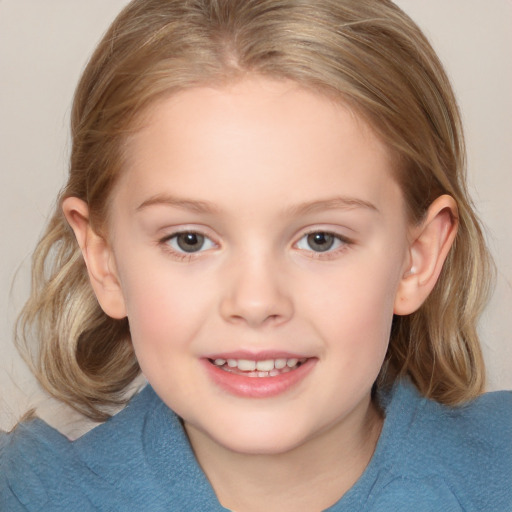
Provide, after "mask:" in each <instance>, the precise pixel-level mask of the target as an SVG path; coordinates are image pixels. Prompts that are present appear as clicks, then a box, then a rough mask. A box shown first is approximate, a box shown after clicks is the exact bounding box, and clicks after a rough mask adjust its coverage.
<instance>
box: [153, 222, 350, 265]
mask: <svg viewBox="0 0 512 512" xmlns="http://www.w3.org/2000/svg"><path fill="white" fill-rule="evenodd" d="M182 235H193V236H196V237H202V238H203V243H202V245H201V247H200V248H199V250H197V251H190V252H187V251H186V250H184V249H183V248H180V247H179V246H175V245H174V246H173V244H172V241H173V240H176V241H177V240H178V238H179V237H180V236H182ZM312 235H322V236H324V237H332V238H333V244H334V248H333V247H328V248H327V249H326V250H325V251H315V250H314V249H312V248H304V247H300V246H299V244H300V243H301V241H302V240H306V241H307V242H306V243H308V244H309V243H310V241H308V237H310V236H312ZM176 243H178V242H176ZM205 243H206V244H209V245H210V246H209V247H207V248H206V249H204V244H205ZM159 244H160V245H162V246H163V248H164V250H165V251H166V252H168V253H170V254H171V255H172V257H173V258H175V259H177V260H179V261H191V260H192V259H193V258H196V257H197V256H198V255H199V254H200V253H202V252H206V251H207V250H209V249H211V248H213V247H216V246H217V244H216V243H215V242H214V241H213V240H212V239H211V238H210V237H209V236H207V235H205V234H204V233H201V232H200V231H195V230H184V231H177V232H175V233H172V234H170V235H168V236H165V237H163V238H161V239H160V240H159ZM352 244H353V241H352V240H350V239H348V238H346V237H344V236H342V235H339V234H337V233H332V232H330V231H323V230H318V229H316V230H311V231H308V232H307V233H304V234H303V235H302V236H301V237H300V238H299V240H298V241H297V242H295V244H294V245H293V247H295V248H297V249H298V250H300V251H304V252H306V253H308V256H309V257H311V258H318V259H330V258H334V257H336V256H338V255H339V254H340V253H342V252H344V251H345V250H347V249H348V247H350V246H351V245H352Z"/></svg>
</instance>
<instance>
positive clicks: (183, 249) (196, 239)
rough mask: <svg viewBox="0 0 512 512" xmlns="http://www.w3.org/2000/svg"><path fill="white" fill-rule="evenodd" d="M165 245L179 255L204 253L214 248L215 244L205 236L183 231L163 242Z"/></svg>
mask: <svg viewBox="0 0 512 512" xmlns="http://www.w3.org/2000/svg"><path fill="white" fill-rule="evenodd" d="M165 243H167V244H168V245H170V246H171V248H172V249H173V250H174V251H176V252H180V253H194V252H200V251H205V250H207V249H211V248H212V247H215V244H214V243H213V241H212V240H210V239H209V238H208V237H207V236H204V235H202V234H201V233H195V232H193V231H184V232H182V233H176V234H175V235H172V236H171V237H169V238H167V239H166V240H165Z"/></svg>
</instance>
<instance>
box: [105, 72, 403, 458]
mask: <svg viewBox="0 0 512 512" xmlns="http://www.w3.org/2000/svg"><path fill="white" fill-rule="evenodd" d="M127 161H128V164H127V166H126V169H125V172H124V174H123V175H122V177H121V179H120V181H119V183H118V185H117V187H116V189H115V190H114V192H113V196H112V203H111V205H112V206H111V207H112V210H111V218H110V224H109V229H110V231H109V233H110V243H111V248H112V256H113V261H114V262H115V273H116V275H117V278H118V280H119V283H120V293H121V294H122V295H121V297H122V300H123V301H124V307H125V309H126V314H127V315H128V318H129V322H130V329H131V334H132V339H133V344H134V347H135V351H136V354H137V357H138V360H139V362H140V366H141V368H142V370H143V372H144V374H145V376H146V377H147V379H148V381H149V382H150V383H151V385H152V386H153V387H154V389H155V390H156V392H157V393H158V395H159V396H160V397H161V398H162V399H163V401H164V402H165V403H166V404H167V405H168V406H169V407H171V408H172V409H174V410H175V411H176V412H177V413H178V415H180V416H181V417H182V418H183V420H184V422H185V426H186V428H187V429H188V431H189V433H192V434H193V433H194V432H196V433H200V435H201V436H203V437H204V438H205V439H207V440H208V441H209V442H213V443H215V444H216V445H217V446H219V445H220V446H221V447H223V448H226V449H228V450H234V451H237V452H244V453H267V454H276V453H282V452H285V451H287V450H289V449H292V448H294V447H297V446H301V445H304V444H306V443H308V442H310V441H312V440H313V439H316V440H319V439H322V436H324V435H327V434H328V433H332V432H339V433H340V435H343V436H345V438H347V436H348V437H350V436H351V435H353V433H354V431H356V430H357V429H360V428H362V426H363V425H364V423H365V421H366V419H367V417H368V414H369V411H370V410H371V409H372V407H373V406H372V405H371V400H370V390H371V387H372V384H373V383H374V381H375V379H376V377H377V375H378V373H379V370H380V368H381V365H382V362H383V359H384V356H385V353H386V349H387V345H388V340H389V332H390V326H391V320H392V316H393V311H394V307H395V302H396V300H397V292H398V290H399V287H400V281H401V279H402V276H403V275H404V272H406V271H407V267H408V265H409V261H410V260H409V244H408V224H407V220H406V216H405V213H404V210H405V208H404V201H403V198H402V193H401V191H400V188H399V186H398V185H397V183H396V182H395V180H394V179H393V178H392V175H393V169H392V167H393V163H392V161H391V159H390V158H389V155H388V152H387V150H386V148H385V147H384V145H383V144H382V143H381V142H380V141H379V140H378V138H377V137H376V136H375V135H374V134H373V133H372V131H371V130H370V129H369V128H368V127H367V125H365V123H364V122H363V121H362V120H361V119H360V118H358V117H357V115H355V114H354V113H353V112H351V111H350V110H348V109H347V108H345V107H343V106H342V105H340V104H336V103H334V102H332V101H331V100H329V99H327V98H325V97H323V96H321V95H317V94H314V93H312V92H308V91H306V90H304V89H302V88H300V87H299V86H298V85H297V84H294V83H292V82H274V81H270V80H266V79H250V80H245V81H241V82H238V83H236V84H234V85H231V86H227V87H223V88H206V87H205V88H196V89H192V90H187V91H185V92H181V93H178V94H176V95H174V96H172V97H170V98H168V99H165V100H164V101H161V102H160V103H159V104H158V105H156V106H155V107H154V108H153V109H152V111H151V115H150V116H149V117H148V119H147V123H146V124H145V126H144V127H143V128H142V130H141V131H140V132H139V133H137V134H136V135H135V136H133V138H132V139H131V140H130V141H129V144H128V155H127Z"/></svg>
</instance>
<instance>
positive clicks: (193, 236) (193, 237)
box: [176, 233, 204, 252]
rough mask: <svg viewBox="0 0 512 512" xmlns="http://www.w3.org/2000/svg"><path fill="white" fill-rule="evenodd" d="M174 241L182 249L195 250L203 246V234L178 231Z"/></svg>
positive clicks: (186, 250)
mask: <svg viewBox="0 0 512 512" xmlns="http://www.w3.org/2000/svg"><path fill="white" fill-rule="evenodd" d="M176 241H177V243H178V246H179V248H180V249H181V250H182V251H185V252H196V251H199V249H201V247H203V244H204V236H203V235H199V234H198V233H180V234H179V235H178V239H177V240H176Z"/></svg>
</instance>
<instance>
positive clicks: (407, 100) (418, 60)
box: [17, 0, 492, 420]
mask: <svg viewBox="0 0 512 512" xmlns="http://www.w3.org/2000/svg"><path fill="white" fill-rule="evenodd" d="M247 74H258V75H261V76H265V77H270V78H273V79H289V80H294V81H295V82H297V83H299V84H302V85H303V86H304V87H307V88H310V89H312V90H314V91H320V92H322V93H325V94H328V95H330V96H333V97H335V98H337V99H339V100H340V101H343V102H345V103H346V104H348V105H350V106H351V108H353V109H354V110H355V111H356V112H357V113H358V114H359V115H361V116H364V118H365V119H366V120H367V121H368V122H369V123H370V125H371V126H372V127H373V129H374V130H375V132H376V133H377V134H378V135H379V136H380V137H381V138H382V139H383V140H384V141H385V142H386V143H387V145H388V147H389V148H390V150H391V151H392V153H393V154H394V155H395V156H396V162H397V166H396V179H397V180H398V182H399V183H400V185H401V187H402V190H403V193H404V197H405V199H406V203H407V208H408V215H409V217H410V220H411V222H419V221H420V220H421V219H422V218H423V216H424V214H425V212H426V210H427V208H428V206H429V204H430V203H431V202H432V201H433V200H434V199H435V198H436V197H438V196H439V195H441V194H445V193H446V194H450V195H451V196H452V197H454V198H455V200H456V202H457V205H458V220H459V231H458V234H457V238H456V241H455V245H454V247H453V248H452V250H451V252H450V255H449V257H448V260H447V261H446V263H445V266H444V269H443V272H442V274H441V276H440V279H439V281H438V283H437V285H436V287H435V289H434V291H433V293H432V294H431V295H430V297H429V298H428V299H427V301H426V302H425V303H424V304H423V306H422V307H421V308H420V309H419V310H418V311H417V312H415V313H414V314H412V315H409V316H406V317H395V318H394V320H393V327H392V332H391V339H390V345H389V350H388V354H387V357H386V362H385V364H384V366H383V369H382V371H381V376H380V381H379V382H380V383H385V382H392V381H393V380H394V379H396V378H397V377H399V376H402V375H408V376H410V378H411V379H412V380H413V382H414V383H415V384H416V386H417V387H418V389H419V390H420V391H421V393H423V394H424V395H425V396H427V397H430V398H433V399H435V400H438V401H440V402H442V403H446V404H451V405H456V404H460V403H462V402H464V401H466V400H469V399H471V398H473V397H475V396H476V395H477V394H479V393H480V392H481V391H482V389H483V384H484V365H483V361H482V355H481V351H480V346H479V340H478V336H477V332H476V320H477V317H478V315H479V314H480V312H481V310H482V308H483V305H484V303H485V301H486V299H487V294H488V288H489V283H490V282H491V268H492V267H491V263H490V259H489V256H488V253H487V249H486V247H485V243H484V241H483V237H482V232H481V228H480V226H479V222H478V220H477V218H476V217H475V214H474V211H473V207H472V204H471V202H470V199H469V197H468V193H467V190H466V185H465V175H464V173H465V170H464V169H465V153H464V142H463V135H462V129H461V122H460V117H459V113H458V109H457V105H456V101H455V98H454V95H453V92H452V89H451V87H450V84H449V81H448V79H447V77H446V74H445V72H444V70H443V67H442V65H441V63H440V62H439V60H438V58H437V56H436V54H435V52H434V50H433V49H432V48H431V46H430V44H429V43H428V41H427V40H426V38H425V37H424V35H423V34H422V33H421V31H420V30H419V28H418V27H417V26H416V25H415V24H414V23H413V22H412V21H411V20H410V19H409V18H408V17H407V16H406V15H405V14H404V13H403V12H402V11H401V10H400V9H399V8H397V7H396V6H395V5H394V4H393V3H392V2H390V1H388V0H134V1H133V2H131V3H130V4H129V5H128V6H127V7H126V8H125V9H124V10H123V11H122V12H121V13H120V15H119V16H118V17H117V19H116V20H115V21H114V23H113V24H112V26H111V27H110V29H109V30H108V32H107V33H106V34H105V36H104V38H103V40H102V41H101V42H100V44H99V46H98V48H97V49H96V51H95V53H94V54H93V56H92V58H91V60H90V62H89V64H88V66H87V67H86V69H85V71H84V73H83V76H82V78H81V80H80V83H79V85H78V88H77V91H76V95H75V99H74V105H73V111H72V120H71V125H72V138H73V145H72V154H71V162H70V171H69V180H68V183H67V185H66V186H65V188H64V189H63V191H62V192H61V194H60V198H59V202H58V204H57V207H56V210H55V212H54V214H53V217H52V218H51V220H50V222H49V225H48V228H47V230H46V232H45V234H44V236H43V238H42V240H41V241H40V243H39V245H38V246H37V249H36V251H35V254H34V258H33V289H32V295H31V297H30V299H29V300H28V302H27V304H26V306H25V308H24V309H23V311H22V313H21V315H20V318H19V320H18V325H17V339H18V344H19V346H20V347H21V348H22V350H23V351H24V353H25V354H26V358H27V360H28V361H29V363H30V364H31V365H32V369H33V371H34V373H35V374H36V375H37V377H38V378H39V380H40V381H41V383H42V385H43V386H44V387H45V388H46V389H47V390H48V392H49V393H51V394H52V395H53V396H55V397H57V398H58V399H60V400H63V401H64V402H66V403H68V404H69V405H71V406H72V407H74V408H75V409H77V410H78V411H80V412H82V413H84V414H85V415H87V416H89V417H91V418H93V419H96V420H102V419H105V418H106V417H107V416H108V413H107V412H106V406H109V405H113V404H119V403H122V402H123V401H124V400H125V399H126V393H125V390H126V388H127V386H128V385H129V384H130V383H131V382H132V381H133V380H134V379H135V377H136V376H137V375H138V373H139V371H140V370H139V367H138V364H137V361H136V358H135V355H134V352H133V348H132V345H131V341H130V330H129V326H128V321H127V320H126V319H124V320H114V319H112V318H109V317H108V316H106V315H105V314H104V313H103V311H102V310H101V309H100V307H99V305H98V303H97V301H96V298H95V296H94V294H93V292H92V289H91V286H90V284H89V281H88V277H87V272H86V268H85V265H84V262H83V259H82V256H81V254H80V250H79V247H78V245H77V242H76V240H75V237H74V235H73V232H72V231H71V229H70V227H69V226H68V224H67V222H66V220H65V218H64V216H63V214H62V211H61V202H62V200H63V198H65V197H69V196H76V197H79V198H81V199H83V200H84V201H86V202H87V203H88V205H89V208H90V214H91V223H92V226H93V228H94V229H95V230H96V231H98V232H99V233H101V234H104V230H105V222H106V219H107V217H108V202H109V201H108V200H109V197H110V194H111V191H112V190H113V187H114V185H115V183H116V180H117V178H118V176H119V174H120V172H122V168H123V163H124V147H125V144H126V141H127V137H128V135H129V134H130V133H132V132H133V131H135V130H136V129H137V126H138V122H139V120H140V119H141V116H142V115H143V113H144V112H145V111H146V110H147V108H148V107H149V106H150V105H152V104H153V103H154V102H155V101H157V100H158V99H160V98H162V97H164V96H167V95H169V94H172V93H173V92H175V91H178V90H181V89H185V88H190V87H195V86H199V85H204V84H222V83H224V82H226V81H230V80H236V79H239V78H243V76H245V75H247ZM33 339H35V340H37V341H38V345H37V349H36V350H35V351H34V350H33V349H32V348H31V347H30V344H31V341H32V340H33Z"/></svg>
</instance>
